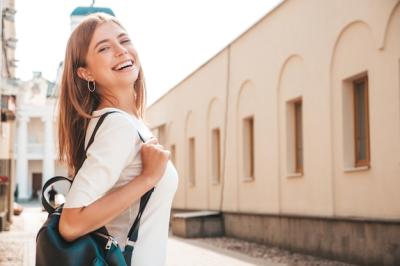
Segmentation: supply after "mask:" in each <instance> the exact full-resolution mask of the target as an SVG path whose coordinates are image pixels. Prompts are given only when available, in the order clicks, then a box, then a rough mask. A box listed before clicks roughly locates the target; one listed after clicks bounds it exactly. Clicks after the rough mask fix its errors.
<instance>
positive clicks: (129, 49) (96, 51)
mask: <svg viewBox="0 0 400 266" xmlns="http://www.w3.org/2000/svg"><path fill="white" fill-rule="evenodd" d="M139 70H140V62H139V60H138V56H137V52H136V50H135V48H134V47H133V44H132V41H131V39H130V38H129V36H128V34H127V33H126V32H125V30H124V29H122V28H121V27H120V26H119V25H118V24H116V23H114V22H112V21H108V22H104V23H102V24H100V25H98V26H97V28H96V30H95V32H94V34H93V37H92V40H91V42H90V44H89V49H88V53H87V56H86V67H85V68H80V70H79V69H78V73H79V72H81V73H80V74H81V75H80V76H81V77H82V76H83V78H85V79H86V80H88V79H89V80H94V81H95V82H96V86H97V87H101V88H105V89H112V88H119V87H128V86H130V88H133V84H134V83H135V81H136V79H137V78H138V75H139Z"/></svg>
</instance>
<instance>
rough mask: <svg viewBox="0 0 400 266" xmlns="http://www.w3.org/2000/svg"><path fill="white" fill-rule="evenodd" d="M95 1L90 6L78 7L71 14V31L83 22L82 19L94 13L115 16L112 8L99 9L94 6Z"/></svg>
mask: <svg viewBox="0 0 400 266" xmlns="http://www.w3.org/2000/svg"><path fill="white" fill-rule="evenodd" d="M94 2H95V1H94V0H93V2H92V4H91V5H90V6H78V7H77V8H75V9H74V10H73V11H72V13H71V15H70V16H71V31H72V30H74V28H75V27H76V25H77V24H78V23H79V22H81V21H82V19H83V18H84V17H85V16H87V15H90V14H93V13H99V12H101V13H106V14H109V15H112V16H115V14H114V12H113V11H112V10H111V8H108V7H97V6H94Z"/></svg>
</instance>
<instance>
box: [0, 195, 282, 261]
mask: <svg viewBox="0 0 400 266" xmlns="http://www.w3.org/2000/svg"><path fill="white" fill-rule="evenodd" d="M23 207H24V211H23V212H22V214H21V215H20V216H14V219H13V223H12V225H11V226H10V231H7V232H0V266H21V265H22V266H31V265H35V240H36V233H37V231H38V230H39V228H40V227H41V225H42V224H43V223H44V221H45V220H46V218H47V214H46V212H42V209H41V207H40V205H39V203H38V202H30V203H24V204H23ZM205 265H207V266H216V265H218V266H250V265H265V266H282V265H285V264H278V263H272V262H268V261H265V260H262V259H258V258H253V257H250V256H247V255H245V254H242V253H239V252H235V251H231V250H225V249H222V248H218V247H215V246H212V245H209V244H206V243H204V242H201V241H198V240H196V239H182V238H178V237H175V236H170V237H169V239H168V247H167V261H166V266H205Z"/></svg>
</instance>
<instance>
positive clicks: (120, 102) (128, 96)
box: [97, 89, 137, 116]
mask: <svg viewBox="0 0 400 266" xmlns="http://www.w3.org/2000/svg"><path fill="white" fill-rule="evenodd" d="M112 91H113V92H116V93H115V94H114V93H113V95H112V97H111V98H110V99H109V100H106V99H103V100H102V101H101V102H100V104H99V106H98V107H97V109H103V108H107V107H113V108H118V109H121V110H122V111H124V112H126V113H128V114H131V115H134V116H137V108H136V105H135V102H134V100H133V99H134V91H133V90H132V89H129V90H112ZM118 92H119V93H118Z"/></svg>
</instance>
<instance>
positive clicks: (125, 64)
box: [112, 60, 134, 71]
mask: <svg viewBox="0 0 400 266" xmlns="http://www.w3.org/2000/svg"><path fill="white" fill-rule="evenodd" d="M133 63H134V62H133V61H132V60H126V61H124V62H122V63H119V64H118V65H116V66H114V67H113V68H112V70H114V71H121V70H124V69H128V68H133Z"/></svg>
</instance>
